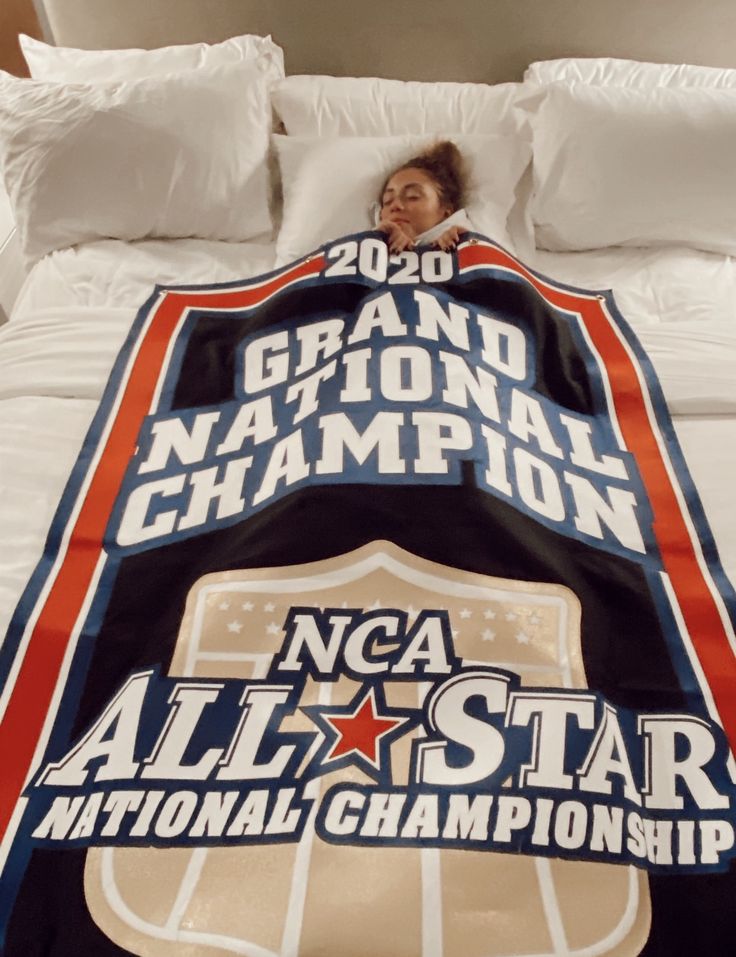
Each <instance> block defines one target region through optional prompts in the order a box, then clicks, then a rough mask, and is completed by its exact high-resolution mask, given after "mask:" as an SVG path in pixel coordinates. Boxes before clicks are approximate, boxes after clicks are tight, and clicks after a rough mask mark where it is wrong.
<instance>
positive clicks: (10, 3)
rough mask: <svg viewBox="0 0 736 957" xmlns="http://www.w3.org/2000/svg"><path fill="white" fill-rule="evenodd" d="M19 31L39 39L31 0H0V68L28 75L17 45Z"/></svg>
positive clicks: (18, 74) (37, 24)
mask: <svg viewBox="0 0 736 957" xmlns="http://www.w3.org/2000/svg"><path fill="white" fill-rule="evenodd" d="M19 33H27V34H29V35H30V36H32V37H36V38H37V39H41V28H40V26H39V23H38V17H37V16H36V11H35V10H34V7H33V0H0V69H2V70H6V71H7V72H8V73H15V74H16V75H17V76H28V70H27V69H26V65H25V60H24V59H23V57H22V55H21V52H20V48H19V47H18V34H19Z"/></svg>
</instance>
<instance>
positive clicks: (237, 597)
mask: <svg viewBox="0 0 736 957" xmlns="http://www.w3.org/2000/svg"><path fill="white" fill-rule="evenodd" d="M294 606H307V607H308V606H312V607H317V608H325V607H330V608H339V607H341V606H342V607H346V608H360V609H378V608H391V609H400V610H402V611H404V612H406V613H407V615H408V620H409V621H410V622H411V621H412V620H413V619H414V618H416V615H417V614H418V613H419V612H420V611H421V610H423V609H442V610H445V611H447V613H448V616H449V620H450V622H451V626H452V640H453V648H454V653H455V655H456V656H458V657H460V658H461V659H462V661H463V666H464V667H467V666H469V665H473V664H483V665H489V664H492V665H494V666H497V667H499V668H503V669H506V670H508V671H512V672H515V673H516V674H518V675H519V676H520V678H521V680H522V683H523V684H524V685H526V686H531V685H536V686H540V687H545V686H546V687H557V688H566V689H575V688H584V687H585V686H586V681H585V675H584V671H583V663H582V654H581V649H580V606H579V602H578V600H577V598H576V597H575V595H573V593H572V592H571V591H570V590H569V589H567V588H565V587H563V586H559V585H549V584H544V583H530V582H521V581H510V580H506V579H501V578H495V577H490V576H485V575H478V574H474V573H470V572H465V571H461V570H458V569H455V568H449V567H446V566H443V565H440V564H437V563H434V562H429V561H426V560H424V559H420V558H418V557H416V556H414V555H412V554H410V553H409V552H406V551H404V550H402V549H401V548H398V547H397V546H395V545H393V544H392V543H390V542H383V541H379V542H372V543H371V544H369V545H366V546H364V547H363V548H359V549H357V550H356V551H353V552H350V553H348V554H345V555H341V556H338V557H336V558H331V559H326V560H324V561H319V562H314V563H310V564H308V565H294V566H287V567H279V568H262V569H244V570H239V571H230V572H224V573H219V574H212V575H208V576H205V577H204V578H202V579H201V580H200V581H198V582H197V583H196V585H195V586H194V587H193V588H192V590H191V592H190V594H189V597H188V602H187V607H186V613H185V616H184V618H183V620H182V624H181V630H180V633H179V637H178V641H177V646H176V651H175V655H174V659H173V662H172V667H171V673H172V674H173V675H178V676H187V677H202V678H205V677H206V678H213V677H218V678H263V677H265V676H266V674H267V673H268V670H269V667H270V665H271V662H272V660H273V656H274V655H275V654H276V653H277V652H278V651H279V649H280V646H281V641H282V639H283V630H282V625H283V622H284V620H285V618H286V615H287V613H288V611H289V609H290V608H292V607H294ZM358 687H359V685H358V683H357V682H356V681H354V680H352V679H350V678H348V677H346V676H342V677H340V678H339V679H338V680H336V681H329V682H326V681H325V682H319V681H317V680H315V679H314V678H309V679H307V684H306V686H305V691H304V694H303V696H302V703H303V704H307V705H309V704H320V705H324V704H335V705H345V704H347V703H348V702H350V701H351V700H353V698H354V696H355V694H356V692H357V690H358ZM427 690H428V683H427V682H426V681H423V680H418V681H416V682H411V681H410V682H407V681H406V680H403V681H397V680H395V681H392V680H391V678H390V675H389V676H388V678H387V680H386V682H385V685H384V691H385V699H386V703H387V704H388V705H389V706H393V707H396V708H400V707H404V708H407V707H411V708H416V707H417V706H418V705H419V704H421V702H422V701H423V698H424V696H425V695H426V693H427ZM281 727H282V729H283V730H286V731H294V730H312V731H314V726H313V725H312V724H311V723H310V721H309V719H308V718H307V716H306V714H304V713H302V712H300V711H297V712H295V713H294V714H293V715H291V716H289V717H288V718H287V719H285V720H284V721H283V723H282V726H281ZM417 733H418V732H417V731H413V732H410V733H408V734H406V735H404V736H403V737H399V738H398V739H397V740H395V741H394V742H393V744H391V768H392V773H393V778H394V781H395V783H397V784H405V783H406V781H407V777H408V772H409V757H410V748H411V739H412V737H413V736H414V735H416V734H417ZM308 758H309V755H308V756H307V758H305V762H306V761H307V760H308ZM339 781H342V782H346V781H349V782H353V783H355V784H365V783H368V782H369V779H368V776H367V775H366V774H365V773H364V772H363V771H362V770H361V769H360V768H359V767H353V766H351V767H348V768H343V769H341V770H336V771H331V772H329V773H327V774H325V775H323V776H321V777H318V778H314V779H312V780H311V781H310V782H309V783H308V784H307V786H306V791H305V796H306V797H309V798H313V799H314V805H313V812H312V815H311V818H310V820H309V821H308V822H307V825H306V827H305V829H304V833H303V834H302V836H301V838H300V840H299V841H298V843H291V844H268V845H262V846H247V847H232V846H228V847H200V848H196V849H192V848H191V847H187V848H174V849H153V848H150V849H149V848H117V847H116V848H97V849H92V850H90V851H89V852H88V855H87V866H86V872H85V891H86V896H87V902H88V906H89V909H90V913H91V914H92V916H93V918H94V919H95V921H96V922H97V924H98V925H99V926H100V928H101V929H102V930H103V931H104V932H105V933H106V934H107V935H108V936H109V937H110V938H111V939H112V940H113V941H114V942H115V943H116V944H118V945H119V946H121V947H123V948H126V949H128V950H129V951H131V952H132V953H135V954H139V955H141V957H225V955H233V954H239V955H247V957H316V955H324V957H328V955H334V957H522V955H524V957H528V955H535V957H543V955H548V957H556V955H563V954H564V955H568V957H572V955H577V957H599V955H600V957H634V955H636V954H638V953H639V952H640V950H641V948H642V947H643V945H644V943H645V941H646V939H647V936H648V931H649V920H650V904H649V894H648V887H647V881H646V876H645V875H644V874H643V873H642V872H641V871H638V870H637V869H635V868H633V867H628V866H621V865H613V864H601V863H594V862H585V861H569V860H558V859H549V858H534V857H529V856H524V855H517V854H500V853H489V852H483V851H475V850H459V849H445V848H443V849H438V848H421V849H418V848H406V847H361V846H353V845H335V844H328V843H326V842H324V841H322V840H321V839H320V838H319V837H318V836H317V834H316V833H315V829H314V817H315V813H316V809H317V807H318V805H319V799H320V796H321V795H323V794H324V793H325V792H326V791H327V789H328V788H329V787H330V785H331V784H334V783H337V782H339Z"/></svg>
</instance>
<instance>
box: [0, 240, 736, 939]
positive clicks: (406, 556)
mask: <svg viewBox="0 0 736 957" xmlns="http://www.w3.org/2000/svg"><path fill="white" fill-rule="evenodd" d="M9 547H12V543H9ZM735 607H736V605H735V603H734V594H733V591H732V589H731V587H730V585H729V584H728V582H727V580H726V578H725V576H724V574H723V571H722V568H721V566H720V564H719V560H718V556H717V554H716V550H715V546H714V543H713V538H712V535H711V533H710V531H709V529H708V527H707V525H706V521H705V517H704V514H703V511H702V508H701V505H700V503H699V501H698V498H697V495H696V492H695V489H694V487H693V485H692V482H691V481H690V478H689V476H688V472H687V468H686V465H685V462H684V459H683V457H682V455H681V452H680V450H679V447H678V445H677V442H676V439H675V435H674V432H673V428H672V425H671V422H670V419H669V417H668V414H667V410H666V406H665V403H664V400H663V397H662V394H661V392H660V389H659V386H658V384H657V382H656V380H655V377H654V375H653V373H652V370H651V368H650V366H649V363H648V361H647V359H646V357H645V355H644V354H643V352H642V350H641V349H640V347H639V346H638V344H637V342H636V339H635V337H634V335H633V334H632V332H631V330H630V329H629V328H628V327H627V325H626V323H625V321H624V320H623V318H622V317H621V316H620V315H619V313H618V311H617V309H616V305H615V302H614V300H613V297H612V295H611V294H610V293H609V292H587V291H581V290H577V289H573V288H570V287H567V286H563V285H560V284H558V283H555V282H554V281H552V280H550V279H548V278H545V277H543V276H541V275H539V274H537V273H535V272H533V271H531V270H529V269H527V268H526V267H525V266H524V265H522V264H521V263H520V262H518V261H517V260H515V259H514V258H512V257H511V256H510V255H509V254H508V253H507V252H505V251H504V250H503V249H502V248H500V247H499V246H497V245H496V244H495V243H493V242H491V241H489V240H487V239H485V238H484V237H482V236H479V235H477V234H468V235H467V236H466V237H465V238H464V240H463V241H462V242H461V243H460V245H459V246H458V249H457V250H456V251H455V252H453V253H446V252H440V251H436V250H432V249H427V250H417V251H407V252H404V253H401V254H400V255H396V256H389V254H388V251H387V247H386V244H385V241H384V240H383V238H382V237H380V236H379V235H378V234H377V233H374V232H370V233H362V234H358V235H355V236H350V237H346V238H343V239H340V240H339V241H337V242H335V243H332V244H330V245H327V246H325V247H323V248H322V249H320V250H319V251H317V252H316V253H314V254H312V255H310V256H307V257H305V258H304V259H302V260H300V261H298V262H296V263H294V264H293V265H290V266H288V267H286V268H282V269H280V270H278V271H276V272H274V273H271V274H269V275H267V276H265V277H261V278H259V279H256V280H248V281H243V282H238V283H230V284H225V285H216V286H206V287H203V286H199V287H196V288H195V287H182V286H180V287H157V288H156V289H155V291H154V292H153V294H152V295H151V297H150V299H149V300H148V301H147V303H146V304H145V305H144V307H143V308H142V309H141V311H140V313H139V315H138V318H137V320H136V323H135V326H134V328H133V329H132V331H131V334H130V336H129V338H128V341H127V343H126V345H125V347H124V348H123V350H122V353H121V354H120V356H119V358H118V360H117V363H116V366H115V368H114V371H113V373H112V376H111V379H110V382H109V384H108V387H107V390H106V392H105V395H104V398H103V401H102V403H101V405H100V408H99V411H98V413H97V415H96V418H95V420H94V423H93V425H92V428H91V430H90V433H89V435H88V437H87V439H86V442H85V444H84V448H83V451H82V453H81V455H80V458H79V460H78V463H77V465H76V467H75V469H74V472H73V474H72V476H71V478H70V480H69V483H68V485H67V488H66V491H65V493H64V496H63V499H62V501H61V503H60V506H59V509H58V512H57V515H56V518H55V520H54V523H53V526H52V528H51V531H50V534H49V537H48V541H47V543H46V548H45V551H44V555H43V558H42V561H41V562H40V564H39V567H38V568H37V570H36V572H35V574H34V576H33V578H32V580H31V582H30V584H29V586H28V589H27V591H26V593H25V595H24V597H23V599H22V601H21V604H20V606H19V608H18V610H17V613H16V615H15V617H14V619H13V623H12V625H11V629H10V631H9V634H8V636H7V637H6V639H5V642H4V645H3V649H2V658H0V680H1V681H2V699H1V707H2V725H1V726H0V754H2V768H3V770H2V777H1V779H0V834H2V845H1V846H0V867H1V868H2V871H1V874H2V878H1V880H2V883H1V885H0V888H1V889H0V927H1V928H2V939H3V951H2V952H3V954H5V955H6V957H34V955H44V957H46V955H53V957H68V955H74V957H78V955H82V957H87V955H95V957H113V955H125V954H135V955H140V957H171V955H176V957H180V955H189V957H224V955H233V954H238V955H247V957H277V955H278V957H316V955H322V957H351V955H352V957H529V955H536V957H541V955H550V957H552V955H578V957H598V955H605V957H609V955H610V957H634V955H640V954H649V955H651V954H657V955H660V954H661V955H667V957H672V955H675V954H687V955H688V957H691V955H694V954H713V955H717V954H725V953H731V952H732V949H733V946H734V945H733V940H734V939H736V917H735V916H734V915H735V914H736V907H735V906H734V904H736V882H735V881H734V878H733V874H732V872H731V861H732V859H733V856H734V853H735V850H736V848H735V843H736V831H735V829H734V828H735V823H736V790H735V788H734V777H733V772H734V765H733V758H732V755H731V747H732V746H733V744H734V743H735V742H736V658H735V656H734V651H735V649H736V641H735V639H734V627H733V622H734V609H735Z"/></svg>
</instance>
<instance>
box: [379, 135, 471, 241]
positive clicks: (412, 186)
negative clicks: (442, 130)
mask: <svg viewBox="0 0 736 957" xmlns="http://www.w3.org/2000/svg"><path fill="white" fill-rule="evenodd" d="M464 192H465V175H464V171H463V159H462V156H461V155H460V150H459V149H458V148H457V146H455V144H454V143H450V142H448V141H445V142H442V143H437V144H436V145H435V146H432V147H430V148H429V149H427V150H425V151H424V152H423V153H420V154H419V156H415V157H413V158H412V159H410V160H408V161H407V162H406V163H404V165H403V166H400V167H399V168H398V169H397V170H395V171H394V172H393V173H392V174H391V175H390V176H389V178H388V179H387V180H386V183H385V185H384V187H383V189H382V190H381V196H380V200H379V216H380V219H379V222H378V227H377V228H378V229H380V230H381V232H383V233H385V234H386V242H387V243H388V246H389V249H390V250H391V252H392V253H399V252H403V250H405V249H413V248H414V246H421V245H428V244H431V245H433V246H438V247H439V248H440V249H444V250H448V249H453V248H454V247H455V245H456V243H457V241H458V239H459V238H460V236H461V235H462V233H464V232H466V231H467V229H468V228H469V227H470V225H471V224H470V220H469V219H468V217H467V215H466V213H465V210H464V209H463V208H462V206H463V195H464Z"/></svg>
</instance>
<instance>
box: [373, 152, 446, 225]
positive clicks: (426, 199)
mask: <svg viewBox="0 0 736 957" xmlns="http://www.w3.org/2000/svg"><path fill="white" fill-rule="evenodd" d="M451 212H452V210H451V209H450V207H449V206H448V205H447V204H446V203H443V202H442V201H441V199H440V193H439V189H438V188H437V185H436V183H435V181H434V180H433V179H432V177H431V176H430V175H429V174H428V173H426V172H425V171H424V170H423V169H413V168H411V167H410V168H409V169H402V170H399V171H398V173H394V175H393V176H392V177H391V179H389V181H388V182H387V183H386V187H385V189H384V190H383V196H382V197H381V219H382V220H384V221H388V222H391V223H399V224H400V225H401V227H402V229H403V230H404V232H406V233H409V234H410V235H412V236H418V235H419V234H420V233H423V232H425V231H426V230H427V229H431V228H432V226H436V225H437V223H441V222H442V220H443V219H446V218H447V217H448V216H449V215H450V213H451Z"/></svg>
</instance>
